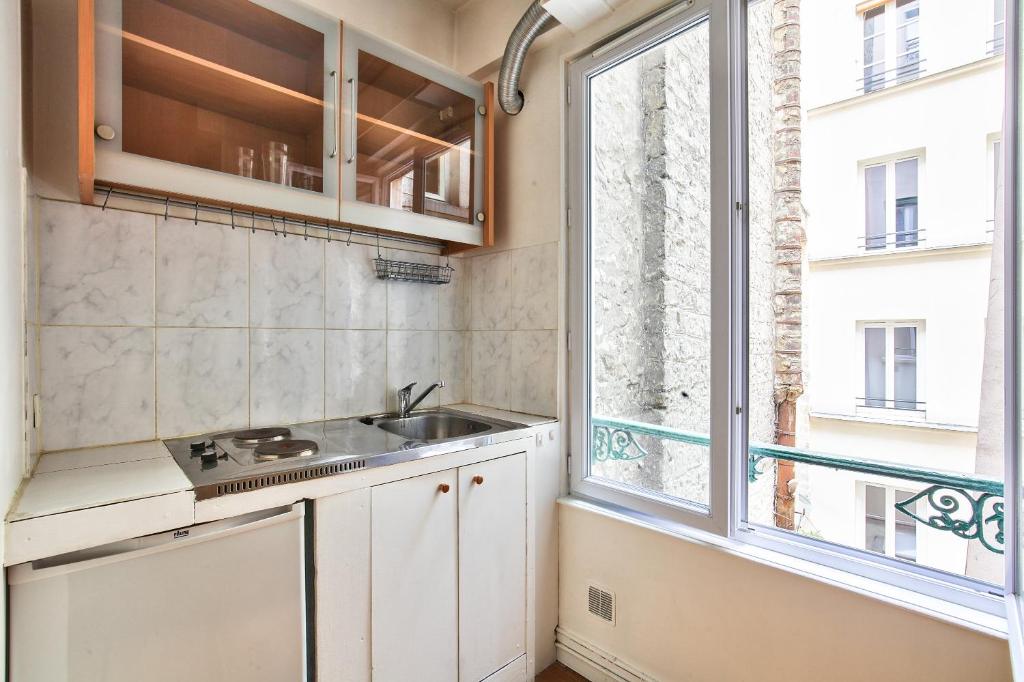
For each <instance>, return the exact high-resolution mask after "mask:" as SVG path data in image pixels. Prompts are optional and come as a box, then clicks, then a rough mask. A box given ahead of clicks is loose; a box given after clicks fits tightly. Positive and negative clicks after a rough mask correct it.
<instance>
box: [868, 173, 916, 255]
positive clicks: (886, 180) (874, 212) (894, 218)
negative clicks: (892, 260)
mask: <svg viewBox="0 0 1024 682" xmlns="http://www.w3.org/2000/svg"><path fill="white" fill-rule="evenodd" d="M918 165H919V162H918V159H917V158H909V159H900V160H898V161H895V162H893V161H890V162H888V163H885V164H878V165H872V166H865V168H864V248H865V249H867V250H869V251H871V250H876V249H885V248H887V247H890V246H893V247H895V248H903V247H907V246H917V245H918V243H919V242H920V241H921V239H920V238H921V232H922V230H921V229H920V227H919V226H918ZM890 195H894V196H895V199H896V201H895V202H894V203H893V206H894V211H893V212H892V213H891V214H890V212H889V208H888V207H889V202H888V201H887V197H888V196H890Z"/></svg>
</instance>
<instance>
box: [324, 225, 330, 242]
mask: <svg viewBox="0 0 1024 682" xmlns="http://www.w3.org/2000/svg"><path fill="white" fill-rule="evenodd" d="M324 229H325V230H327V243H328V244H330V243H331V223H330V221H327V222H326V223H324Z"/></svg>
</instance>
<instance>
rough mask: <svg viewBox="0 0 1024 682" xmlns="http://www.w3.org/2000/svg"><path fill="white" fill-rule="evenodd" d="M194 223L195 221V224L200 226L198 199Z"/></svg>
mask: <svg viewBox="0 0 1024 682" xmlns="http://www.w3.org/2000/svg"><path fill="white" fill-rule="evenodd" d="M192 223H193V224H194V225H195V226H196V227H199V202H198V201H197V202H196V214H195V216H194V217H193V218H192Z"/></svg>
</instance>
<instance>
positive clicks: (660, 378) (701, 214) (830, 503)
mask: <svg viewBox="0 0 1024 682" xmlns="http://www.w3.org/2000/svg"><path fill="white" fill-rule="evenodd" d="M730 7H733V5H732V4H731V3H730V2H728V1H727V0H695V3H694V5H692V6H688V7H683V6H682V5H681V4H680V5H676V6H674V7H673V9H671V10H666V11H665V12H664V13H663V14H662V15H661V16H660V17H658V18H656V19H654V20H652V21H651V22H650V23H648V24H646V25H644V26H643V27H642V28H638V29H636V30H630V31H627V32H626V33H624V34H622V35H621V36H620V37H617V38H616V39H615V40H614V41H610V42H608V43H606V44H604V45H602V46H598V47H595V48H594V50H593V51H592V52H589V53H587V54H584V55H583V56H582V57H580V58H578V59H577V60H575V61H573V62H572V63H571V64H570V67H569V70H568V82H569V93H568V100H567V104H566V107H567V108H566V111H567V117H568V120H567V126H566V129H567V134H568V137H569V148H568V157H567V161H566V168H567V176H568V180H569V197H568V208H569V210H568V212H567V221H568V225H569V231H568V235H569V239H570V240H571V244H569V246H568V248H567V251H568V253H569V256H570V260H571V262H570V264H569V267H568V272H569V277H570V280H569V293H570V301H569V319H570V322H569V324H570V338H569V344H570V345H569V365H570V374H569V393H570V400H571V405H570V409H569V413H570V415H571V431H570V448H571V460H570V465H571V492H572V494H573V495H574V496H580V497H584V498H587V499H591V500H596V501H598V502H600V503H604V504H608V505H611V506H613V507H614V508H615V509H616V510H618V511H621V512H623V513H628V514H635V515H639V516H641V517H642V519H643V520H644V521H645V522H647V523H657V524H664V527H666V528H667V529H669V530H674V531H676V532H683V530H682V529H686V528H689V529H698V530H701V531H706V532H707V533H711V534H715V535H719V536H723V537H728V538H731V539H732V541H733V542H731V543H730V545H731V546H734V547H735V546H742V545H744V544H746V545H750V546H753V547H756V548H757V551H758V552H764V551H771V552H778V553H783V554H787V555H790V556H796V557H800V558H802V559H806V560H808V561H812V562H818V563H820V564H823V565H827V566H829V567H830V568H831V569H838V570H843V571H848V572H850V573H852V574H856V575H858V576H861V577H867V578H870V579H873V580H878V581H884V582H887V583H889V584H892V585H897V586H900V587H903V588H906V589H910V590H915V591H918V592H920V593H922V594H927V595H930V596H932V597H938V598H941V599H947V600H950V601H955V602H956V603H959V604H963V605H967V606H970V607H972V608H977V609H981V610H985V611H988V612H990V613H999V612H1000V610H1001V609H1002V608H1003V606H1002V601H1001V600H999V599H997V598H995V597H993V593H998V592H999V590H1000V586H1001V585H1002V584H1003V581H1004V575H1005V574H1004V569H1005V562H1004V554H1003V552H1004V550H1005V549H1006V546H1005V544H1004V540H1003V537H1002V526H1001V523H1002V521H1003V516H1002V514H1003V512H1002V509H1003V506H1002V505H1003V503H1004V502H1006V503H1007V504H1009V501H1008V500H1004V498H1003V497H1002V478H1001V474H1000V465H1001V463H1002V461H1003V456H1004V449H1005V447H1006V443H1007V441H1005V440H1004V438H1003V432H1002V429H1001V426H1002V423H1001V421H1000V416H999V415H1000V414H1001V413H1000V411H999V410H1000V409H1001V407H1002V401H1003V400H1004V394H1003V390H1002V388H1003V387H1002V385H1001V383H1002V379H1003V377H1004V376H1010V377H1011V378H1012V380H1013V381H1014V382H1017V381H1018V379H1017V377H1016V374H1014V373H1010V374H1006V373H1004V371H1003V368H1004V367H1005V364H1004V363H1007V362H1009V361H1010V360H1011V359H1012V358H1011V356H1010V355H1009V354H1007V353H1005V352H1004V348H1003V346H1004V344H1005V342H1006V340H1007V336H1006V333H1004V331H1003V329H1002V327H1001V326H1000V325H999V324H998V321H999V320H1001V319H1002V318H1001V316H1000V314H999V306H1001V305H1003V304H1004V303H1006V304H1007V305H1012V304H1013V301H1012V300H1006V301H1005V302H1004V301H1002V300H1000V298H999V296H1000V294H999V292H1000V291H1002V288H1001V285H1000V281H1001V280H1000V278H1001V277H1003V276H1004V273H1003V271H1002V270H999V269H996V270H992V262H993V259H992V253H991V250H989V249H988V248H987V245H985V244H970V245H969V246H970V248H960V247H959V246H956V245H955V244H954V245H953V246H952V247H950V248H946V245H945V244H937V245H936V248H934V249H922V248H910V247H913V246H916V245H920V244H922V243H923V235H924V232H925V229H926V228H925V227H924V226H923V225H922V220H921V217H922V215H924V216H926V218H927V220H934V221H935V224H936V226H937V227H936V228H935V229H936V230H939V229H940V228H941V229H943V230H944V229H947V228H952V229H960V228H959V226H961V225H965V224H971V223H970V221H972V220H973V221H977V222H980V221H983V220H984V219H985V218H984V215H983V213H984V211H985V210H986V208H985V207H986V206H987V204H988V202H987V200H986V201H985V202H982V201H979V195H980V194H981V192H982V191H983V190H982V188H981V187H980V185H983V181H982V180H981V179H980V178H973V177H972V178H971V181H972V182H971V183H970V184H969V185H968V184H963V183H959V184H958V183H957V182H956V180H957V179H958V178H962V177H963V173H964V172H965V171H964V169H966V168H972V167H973V168H974V169H975V171H974V172H975V173H976V174H977V173H978V171H980V170H981V169H980V168H978V163H977V159H978V158H979V156H980V155H979V154H978V148H977V140H979V139H985V137H986V136H988V135H991V134H992V132H993V131H992V130H991V129H985V126H990V125H991V124H990V122H991V121H993V120H999V116H1000V114H1001V111H1002V104H1001V102H999V101H997V100H998V98H991V101H989V99H985V101H979V102H977V103H976V104H972V107H971V109H972V112H973V111H974V110H975V109H977V111H976V112H975V113H976V114H977V116H975V115H974V113H972V114H971V115H970V116H966V117H965V115H964V114H963V111H964V110H963V109H962V108H958V107H954V106H948V107H936V108H934V109H933V110H930V111H929V117H928V119H929V120H928V121H927V122H924V121H922V122H921V123H920V124H919V125H917V124H915V125H899V126H896V125H893V126H888V127H886V129H885V134H884V136H880V135H879V129H880V127H881V126H886V125H887V123H888V121H890V120H895V118H898V117H900V116H901V115H903V114H907V116H910V115H912V114H913V112H916V111H919V108H920V106H921V105H920V102H919V101H918V100H919V96H920V95H921V94H922V91H920V89H918V88H900V89H898V90H893V91H892V92H890V93H888V94H887V95H886V97H885V98H884V99H879V98H869V99H852V100H847V101H844V102H843V103H842V106H836V107H818V106H816V107H815V109H814V111H813V113H812V115H808V111H807V109H806V107H805V106H804V105H803V104H802V102H804V101H807V102H814V103H818V102H822V101H824V100H825V97H826V96H827V95H823V94H822V93H827V92H831V90H830V87H831V85H832V84H831V83H830V81H829V78H830V74H829V72H828V69H813V68H807V69H803V70H800V68H801V67H800V64H801V63H802V64H817V63H825V62H827V58H828V57H829V55H828V54H815V53H814V50H829V49H832V47H834V45H833V43H831V42H830V41H829V40H827V39H818V40H807V41H806V42H804V43H802V44H803V50H802V51H799V50H792V49H788V47H787V45H788V43H786V41H778V40H774V38H777V37H778V36H779V33H778V25H777V22H778V21H779V19H778V17H777V16H775V15H774V14H773V12H772V9H773V7H772V3H769V2H764V1H762V2H749V3H746V4H745V5H743V7H744V8H745V10H746V13H747V16H746V20H745V21H742V22H738V23H737V24H736V25H733V24H730V19H731V18H733V15H732V14H731V13H730V12H729V8H730ZM806 7H807V8H808V11H807V12H806V13H805V14H803V15H802V17H801V27H800V31H801V34H802V35H804V36H806V35H812V34H814V32H815V31H820V32H821V35H824V36H829V35H830V33H829V28H830V24H829V23H828V21H826V19H827V18H831V17H829V11H828V10H827V9H826V10H821V11H817V9H818V6H817V5H815V4H813V3H809V4H807V6H806ZM917 7H918V5H917V3H914V2H896V1H895V0H892V1H891V2H889V4H887V5H885V6H884V7H876V8H874V9H871V8H869V10H868V12H867V14H866V15H864V16H865V17H866V18H867V19H868V20H871V19H878V23H876V24H871V22H870V21H868V24H867V25H866V27H865V38H866V42H865V55H866V57H867V59H866V60H865V64H869V65H870V64H874V63H881V62H882V61H884V57H883V55H889V59H890V66H891V67H892V69H893V70H890V73H892V74H893V75H892V77H891V83H890V84H892V83H895V81H896V80H897V79H898V77H899V76H900V75H902V76H904V77H911V76H912V75H913V71H912V70H910V67H911V65H912V64H914V62H915V61H916V62H917V63H920V62H921V60H920V58H919V54H920V47H919V44H918V43H917V36H918V34H917V24H916V22H917ZM811 8H814V9H811ZM936 11H938V10H936ZM886 17H888V18H889V20H890V21H891V23H890V24H889V25H888V27H886V26H885V25H884V21H885V20H886ZM816 21H817V22H818V23H817V24H816V23H815V22H816ZM886 28H888V32H886ZM744 30H745V31H746V33H745V34H744V36H745V37H744V38H743V39H744V40H746V45H744V46H737V45H736V44H735V39H736V38H735V35H736V34H738V33H739V32H741V31H744ZM878 36H881V40H879V41H878V42H877V44H876V43H871V44H870V45H869V41H868V40H867V39H869V38H874V37H878ZM817 37H818V38H821V36H817ZM740 47H742V48H744V49H739V48H740ZM876 47H877V51H876ZM736 54H745V55H746V59H745V61H743V62H742V63H740V64H736V62H735V61H734V59H733V57H734V56H735V55H736ZM876 54H877V55H878V56H879V57H883V58H882V59H875V55H876ZM898 56H902V57H903V58H904V59H903V60H902V61H901V62H899V64H900V65H901V66H902V67H905V68H904V70H903V71H900V72H899V73H897V71H896V70H895V68H896V66H895V65H896V64H897V57H898ZM817 60H822V61H820V62H819V61H817ZM798 72H799V73H800V76H801V77H800V78H785V77H780V74H794V73H798ZM977 73H978V74H982V73H984V74H987V75H985V77H986V78H990V77H992V76H993V74H992V73H991V69H988V70H977ZM865 75H866V78H867V77H870V76H871V73H868V72H866V74H865ZM975 77H976V74H975V72H974V71H971V72H970V73H965V74H964V78H975ZM951 82H952V81H951ZM957 82H958V83H959V80H958V81H957ZM987 83H988V81H986V84H987ZM976 85H977V83H976ZM983 85H985V84H983ZM742 86H745V91H744V88H743V87H742ZM935 86H936V93H939V94H943V93H944V94H943V96H944V97H947V98H950V99H952V100H955V97H956V96H957V92H961V91H957V92H950V90H949V88H950V87H952V86H949V84H947V83H946V82H945V81H942V80H941V79H939V81H937V82H936V84H935ZM957 87H959V85H958V86H957ZM986 87H987V85H986ZM815 88H818V89H819V90H815ZM903 98H905V99H903ZM883 105H884V106H883ZM1014 116H1015V115H1014ZM857 117H860V118H857ZM1010 120H1011V121H1015V120H1016V119H1015V118H1013V117H1011V119H1010ZM997 132H998V131H997ZM881 145H886V146H888V147H890V148H891V149H892V150H895V151H894V153H891V154H887V153H886V152H885V151H884V149H883V150H882V154H885V155H884V156H873V157H871V158H870V159H865V158H864V156H863V155H864V154H865V152H864V150H865V149H870V150H872V151H871V152H867V153H875V150H878V149H879V147H880V146H881ZM779 149H785V150H787V152H788V151H789V150H793V152H794V154H796V155H798V158H796V159H794V158H793V154H789V153H787V154H781V155H780V154H776V150H779ZM925 149H927V150H928V155H927V164H926V156H925V151H924V150H925ZM899 150H902V151H899ZM858 155H861V156H858ZM929 173H930V175H929ZM929 177H931V178H932V180H933V184H932V185H931V186H932V187H935V188H940V187H941V188H943V191H942V192H939V191H938V190H937V189H936V191H935V192H934V193H930V194H929V195H928V197H927V198H926V199H925V200H924V203H922V194H921V189H922V186H923V185H924V184H927V183H928V179H929ZM958 189H959V190H962V191H957V190H958ZM1014 191H1016V188H1014ZM922 210H923V211H924V213H922ZM973 224H977V223H973ZM851 226H852V229H855V230H856V232H858V233H859V232H860V230H861V229H863V230H864V231H863V237H859V238H858V240H859V239H860V238H862V239H863V242H862V243H863V248H864V249H865V251H868V252H872V251H880V252H883V253H885V252H888V253H885V256H884V257H872V258H850V257H849V247H848V246H843V245H848V243H849V241H848V237H844V234H849V231H850V230H851ZM862 226H863V227H862ZM1011 227H1013V226H1011ZM997 229H999V228H998V226H997ZM939 234H942V232H941V231H940V232H939ZM1001 238H1002V237H1001V236H999V235H997V236H995V237H994V240H997V239H1001ZM997 243H998V242H997ZM833 244H839V245H840V248H836V249H834V250H833V251H831V252H830V251H829V249H830V248H832V246H833ZM890 254H891V256H890ZM1016 258H1017V254H1016V250H1011V249H1008V250H1007V261H1008V262H1010V263H1011V265H1013V264H1015V261H1016ZM1008 288H1009V287H1008ZM990 306H991V309H990ZM929 331H931V332H932V334H931V337H930V338H929V336H928V332H929ZM1009 338H1010V339H1012V336H1011V337H1009ZM926 369H927V371H926ZM983 378H984V380H983ZM926 400H927V403H926ZM926 407H927V413H926V412H925V410H926ZM1010 447H1011V449H1012V448H1015V446H1014V445H1012V444H1011V446H1010ZM948 500H956V502H955V505H950V504H949V503H948V502H947V501H948ZM704 537H707V536H706V535H705V536H704ZM1012 542H1014V543H1015V542H1016V540H1015V539H1014V540H1013V541H1012Z"/></svg>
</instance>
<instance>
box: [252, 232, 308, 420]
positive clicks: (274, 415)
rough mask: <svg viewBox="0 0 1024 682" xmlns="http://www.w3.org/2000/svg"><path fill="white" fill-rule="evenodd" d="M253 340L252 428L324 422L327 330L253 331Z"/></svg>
mask: <svg viewBox="0 0 1024 682" xmlns="http://www.w3.org/2000/svg"><path fill="white" fill-rule="evenodd" d="M289 239H290V238H289ZM250 338H251V344H252V345H251V348H252V350H251V355H250V363H251V369H250V377H251V379H250V398H249V400H250V412H249V414H250V420H251V422H252V425H253V426H267V425H271V424H288V423H292V422H304V421H313V420H315V419H323V417H324V332H323V330H322V329H319V330H311V329H253V330H252V331H251V332H250Z"/></svg>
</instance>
